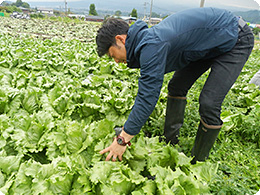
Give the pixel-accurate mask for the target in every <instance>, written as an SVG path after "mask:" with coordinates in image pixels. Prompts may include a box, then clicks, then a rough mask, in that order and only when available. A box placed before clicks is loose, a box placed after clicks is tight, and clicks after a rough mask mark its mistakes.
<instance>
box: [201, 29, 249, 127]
mask: <svg viewBox="0 0 260 195" xmlns="http://www.w3.org/2000/svg"><path fill="white" fill-rule="evenodd" d="M253 46H254V36H253V34H252V31H251V29H250V28H249V27H248V26H247V25H246V26H245V27H244V28H243V29H242V30H241V32H240V33H239V37H238V41H237V43H236V45H235V47H234V48H233V49H232V50H231V51H229V52H227V53H225V54H223V55H221V56H218V57H216V58H215V59H213V63H212V66H211V72H210V74H209V76H208V78H207V81H206V82H205V85H204V87H203V89H202V92H201V94H200V98H199V102H200V109H199V112H200V116H201V119H202V120H203V121H204V122H205V123H206V124H208V125H222V120H221V119H220V114H221V105H222V102H223V100H224V98H225V96H226V94H227V93H228V91H229V90H230V88H231V87H232V85H233V84H234V82H235V81H236V79H237V77H238V76H239V74H240V72H241V70H242V68H243V66H244V65H245V63H246V61H247V59H248V58H249V56H250V54H251V51H252V49H253Z"/></svg>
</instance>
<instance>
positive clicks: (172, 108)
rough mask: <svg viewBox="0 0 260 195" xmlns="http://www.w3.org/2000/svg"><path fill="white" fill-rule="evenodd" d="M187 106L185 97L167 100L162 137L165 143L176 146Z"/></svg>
mask: <svg viewBox="0 0 260 195" xmlns="http://www.w3.org/2000/svg"><path fill="white" fill-rule="evenodd" d="M186 104H187V100H186V97H179V98H178V97H169V96H168V98H167V107H166V117H165V125H164V136H165V139H166V140H165V141H166V143H169V142H170V143H171V144H173V145H174V144H177V143H178V142H179V139H178V137H179V132H180V131H179V129H180V128H181V126H182V124H183V120H184V112H185V107H186Z"/></svg>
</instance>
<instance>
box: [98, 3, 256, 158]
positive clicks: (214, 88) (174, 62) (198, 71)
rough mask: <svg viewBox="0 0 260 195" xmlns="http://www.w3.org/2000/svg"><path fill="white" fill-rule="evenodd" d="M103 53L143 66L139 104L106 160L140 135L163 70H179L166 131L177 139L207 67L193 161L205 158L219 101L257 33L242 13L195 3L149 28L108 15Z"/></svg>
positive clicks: (100, 37)
mask: <svg viewBox="0 0 260 195" xmlns="http://www.w3.org/2000/svg"><path fill="white" fill-rule="evenodd" d="M96 42H97V51H98V54H99V56H102V55H104V54H107V55H109V56H110V57H112V58H114V60H115V61H116V62H117V63H119V62H123V63H127V66H128V67H129V68H140V73H141V77H140V78H139V83H138V86H139V89H138V94H137V97H136V99H135V104H134V106H133V108H132V110H131V113H130V115H129V117H128V120H127V121H126V123H125V124H124V127H123V131H122V132H121V134H120V136H119V137H117V139H115V140H114V141H113V143H112V144H111V146H109V147H108V148H106V149H104V150H102V151H101V152H100V153H101V154H104V153H106V152H109V154H108V155H107V158H106V160H110V159H111V157H112V161H116V159H117V158H119V160H122V155H123V153H124V152H125V150H126V147H127V146H126V145H127V144H130V140H131V139H132V138H133V136H134V135H136V134H138V133H139V131H140V129H141V127H142V126H143V125H144V123H145V122H146V120H147V119H148V117H149V116H150V114H151V113H152V111H153V109H154V107H155V105H156V103H157V100H158V98H159V95H160V90H161V87H162V83H163V78H164V74H166V73H168V72H171V71H175V73H174V75H173V77H172V79H171V80H170V82H169V84H168V91H169V92H168V99H167V109H166V118H165V127H164V135H165V138H166V141H167V142H171V143H172V144H176V143H178V136H179V129H180V127H181V126H182V123H183V118H184V110H185V106H186V95H187V93H188V90H189V89H190V88H191V86H192V85H193V83H194V82H195V81H196V80H197V79H198V78H199V77H200V76H201V75H202V74H203V73H204V72H206V71H207V70H208V69H210V74H209V76H208V78H207V81H206V82H205V85H204V87H203V89H202V91H201V94H200V99H199V104H200V108H199V113H200V116H201V120H200V125H199V127H198V131H197V135H196V139H195V143H194V147H193V149H192V156H194V158H193V162H192V163H195V162H196V161H204V160H205V159H206V158H207V157H208V155H209V152H210V149H211V148H212V146H213V144H214V142H215V140H216V138H217V136H218V133H219V131H220V129H221V126H222V123H223V122H222V120H221V119H220V114H221V104H222V102H223V100H224V98H225V96H226V94H227V93H228V91H229V90H230V88H231V86H232V85H233V83H234V82H235V80H236V79H237V77H238V76H239V74H240V72H241V70H242V68H243V66H244V64H245V63H246V61H247V59H248V57H249V55H250V53H251V51H252V48H253V45H254V36H253V34H252V32H251V30H250V28H249V27H248V26H247V24H246V23H245V22H244V21H243V20H242V19H241V18H239V17H236V16H234V15H233V14H232V13H230V12H229V11H226V10H222V9H216V8H197V9H189V10H185V11H182V12H178V13H176V14H174V15H171V16H169V17H167V18H166V19H164V20H163V21H162V22H161V23H159V24H158V25H155V26H153V27H152V28H148V26H147V24H146V23H145V22H143V21H141V20H138V21H137V22H136V23H135V24H134V25H132V26H131V27H130V28H129V26H128V25H127V24H126V23H125V22H124V21H121V20H119V19H108V20H107V21H106V22H105V23H104V24H103V26H102V27H101V28H100V29H99V30H98V34H97V37H96Z"/></svg>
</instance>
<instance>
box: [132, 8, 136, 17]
mask: <svg viewBox="0 0 260 195" xmlns="http://www.w3.org/2000/svg"><path fill="white" fill-rule="evenodd" d="M131 16H132V17H136V18H137V10H136V9H135V8H134V9H133V10H132V12H131Z"/></svg>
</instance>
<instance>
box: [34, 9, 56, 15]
mask: <svg viewBox="0 0 260 195" xmlns="http://www.w3.org/2000/svg"><path fill="white" fill-rule="evenodd" d="M37 12H38V13H41V14H53V9H49V8H37Z"/></svg>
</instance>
